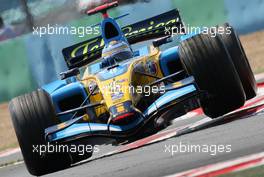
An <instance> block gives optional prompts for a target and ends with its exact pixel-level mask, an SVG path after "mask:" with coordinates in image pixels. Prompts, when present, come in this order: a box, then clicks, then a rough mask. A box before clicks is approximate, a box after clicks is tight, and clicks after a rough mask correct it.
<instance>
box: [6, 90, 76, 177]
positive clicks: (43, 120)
mask: <svg viewBox="0 0 264 177" xmlns="http://www.w3.org/2000/svg"><path fill="white" fill-rule="evenodd" d="M9 110H10V113H11V117H12V122H13V125H14V128H15V132H16V136H17V139H18V142H19V145H20V148H21V151H22V154H23V157H24V162H25V164H26V166H27V169H28V171H29V172H30V174H32V175H35V176H40V175H44V174H47V173H52V172H55V171H58V170H62V169H65V168H68V167H69V166H70V164H71V162H70V160H71V159H70V156H69V155H68V154H66V153H63V154H60V153H48V154H45V155H44V156H40V155H39V153H38V152H33V146H40V145H46V141H45V138H44V130H45V128H47V127H49V126H52V125H55V124H57V123H58V121H56V117H55V110H54V108H53V104H52V101H51V99H50V97H49V95H48V94H47V93H46V92H45V91H44V90H37V91H34V92H32V93H30V94H26V95H23V96H19V97H17V98H14V99H13V100H12V101H11V102H10V104H9Z"/></svg>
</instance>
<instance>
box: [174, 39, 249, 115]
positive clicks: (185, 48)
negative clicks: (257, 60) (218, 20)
mask: <svg viewBox="0 0 264 177" xmlns="http://www.w3.org/2000/svg"><path fill="white" fill-rule="evenodd" d="M179 55H180V59H181V62H182V64H183V67H184V68H185V70H186V71H187V72H188V74H190V75H192V76H193V77H194V78H195V81H196V83H197V85H198V87H199V89H200V90H201V91H205V92H206V93H208V96H207V97H206V98H205V99H201V107H202V108H203V111H204V113H205V114H206V115H207V116H209V117H212V118H216V117H219V116H222V115H224V114H226V113H228V112H231V111H233V110H235V109H237V108H239V107H241V106H243V105H244V103H245V93H244V90H243V86H242V84H241V82H240V79H239V76H238V74H237V72H236V69H235V67H234V65H233V62H232V60H231V58H230V55H229V53H228V51H227V49H226V48H225V46H224V43H223V42H222V40H221V39H220V37H219V36H218V35H217V36H216V37H214V38H213V37H211V36H210V35H209V34H198V35H196V36H193V37H191V38H189V39H187V40H185V41H183V42H182V43H181V44H180V46H179Z"/></svg>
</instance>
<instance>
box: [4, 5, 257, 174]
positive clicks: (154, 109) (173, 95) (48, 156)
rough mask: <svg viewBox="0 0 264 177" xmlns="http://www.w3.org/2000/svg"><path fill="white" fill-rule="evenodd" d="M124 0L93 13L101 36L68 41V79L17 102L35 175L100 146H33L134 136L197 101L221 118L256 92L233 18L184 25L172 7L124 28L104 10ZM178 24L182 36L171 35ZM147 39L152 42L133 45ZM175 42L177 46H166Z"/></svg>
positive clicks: (16, 120) (19, 130)
mask: <svg viewBox="0 0 264 177" xmlns="http://www.w3.org/2000/svg"><path fill="white" fill-rule="evenodd" d="M117 5H118V4H117V2H113V3H108V4H104V5H102V6H99V7H97V8H95V9H92V10H90V11H88V12H87V13H88V15H92V14H95V13H98V12H100V13H102V16H103V20H102V22H101V23H100V24H99V25H100V28H101V36H99V37H95V38H93V39H89V40H87V41H84V42H82V43H79V44H75V45H73V46H70V47H68V48H65V49H63V51H62V53H63V55H64V58H65V61H66V63H67V65H68V68H69V70H68V71H65V72H63V73H61V75H60V76H61V80H58V81H55V82H53V83H50V84H48V85H45V86H43V87H42V88H40V89H39V90H37V91H34V92H32V93H30V94H26V95H23V96H19V97H17V98H14V99H13V100H12V101H11V102H10V106H9V108H10V112H11V116H12V121H13V125H14V128H15V131H16V135H17V138H18V141H19V144H20V147H21V151H22V153H23V156H24V161H25V164H26V166H27V169H28V171H29V172H30V173H31V174H32V175H43V174H47V173H51V172H54V171H57V170H61V169H64V168H67V167H69V166H70V165H71V164H74V163H76V162H79V161H81V160H84V159H86V158H89V157H91V155H92V152H93V149H91V151H90V152H86V153H85V154H81V155H80V154H79V153H78V152H66V151H64V152H56V153H55V152H45V153H43V154H41V155H40V154H39V153H37V151H34V150H35V147H38V146H41V145H54V146H59V145H64V146H72V145H76V146H78V145H80V144H86V145H91V146H92V147H94V146H95V145H100V144H106V143H109V142H111V143H113V142H123V141H133V140H135V139H137V138H140V137H143V136H147V135H149V134H152V133H156V132H158V131H160V130H162V129H163V128H165V127H166V126H168V125H169V123H170V121H171V120H173V119H175V118H177V117H180V116H182V115H184V114H186V113H187V112H189V111H191V110H194V109H196V108H199V107H201V108H202V109H203V111H204V113H205V115H207V116H209V117H211V118H216V117H219V116H221V115H224V114H227V113H229V112H231V111H233V110H235V109H237V108H239V107H241V106H243V105H244V103H245V101H246V100H248V99H251V98H253V97H255V96H256V89H257V88H256V81H255V79H254V76H253V73H252V70H251V68H250V65H249V63H248V60H247V57H246V54H245V52H244V50H243V47H242V45H241V43H240V40H239V38H238V36H237V34H236V33H235V31H234V29H233V28H232V27H231V26H230V25H229V24H227V23H226V24H224V25H222V26H217V27H216V28H215V29H220V28H222V29H225V30H224V33H219V32H218V31H217V30H211V31H209V33H208V34H205V33H191V34H186V31H185V28H184V25H183V22H182V20H181V17H180V15H179V11H178V10H177V9H174V10H171V11H169V12H166V13H163V14H160V15H158V16H155V17H152V18H149V19H146V20H144V21H140V22H137V23H135V24H132V25H128V26H125V27H122V28H121V27H120V26H119V25H118V23H117V22H116V20H117V19H119V18H121V17H124V16H121V17H117V18H111V17H109V15H108V13H107V10H108V9H110V8H113V7H116V6H117ZM172 33H177V34H179V36H180V38H178V39H177V40H176V41H175V40H173V38H172V36H171V34H172ZM212 34H214V35H212ZM212 36H213V37H212ZM150 40H151V45H149V46H144V47H141V48H139V49H134V48H132V45H133V44H136V43H140V42H144V41H150ZM169 43H170V45H173V47H169V48H168V47H167V48H166V47H165V48H166V49H163V50H162V49H161V48H162V47H161V46H162V45H164V46H166V45H168V44H169ZM109 139H111V140H113V141H109ZM113 144H118V143H113ZM33 147H34V149H33Z"/></svg>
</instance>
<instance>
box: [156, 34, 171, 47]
mask: <svg viewBox="0 0 264 177" xmlns="http://www.w3.org/2000/svg"><path fill="white" fill-rule="evenodd" d="M170 42H172V38H171V36H165V37H162V38H159V39H157V40H154V41H153V42H152V44H153V46H154V47H159V46H161V45H163V44H167V43H170Z"/></svg>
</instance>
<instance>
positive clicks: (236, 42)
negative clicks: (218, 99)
mask: <svg viewBox="0 0 264 177" xmlns="http://www.w3.org/2000/svg"><path fill="white" fill-rule="evenodd" d="M220 27H221V28H223V29H224V33H219V35H220V36H221V38H222V41H223V42H224V44H225V46H226V48H227V50H228V52H229V54H230V56H231V59H232V61H233V63H234V66H235V68H236V70H237V73H238V75H239V78H240V80H241V83H242V85H243V88H244V91H245V94H246V99H247V100H249V99H252V98H254V97H255V96H256V95H257V83H256V80H255V77H254V74H253V72H252V69H251V67H250V64H249V62H248V59H247V56H246V53H245V51H244V48H243V46H242V44H241V42H240V39H239V37H238V35H237V34H236V32H235V30H234V28H233V27H232V26H230V25H229V24H228V23H225V24H224V25H222V26H220ZM220 27H219V26H218V29H219V28H220ZM223 29H221V30H223Z"/></svg>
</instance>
